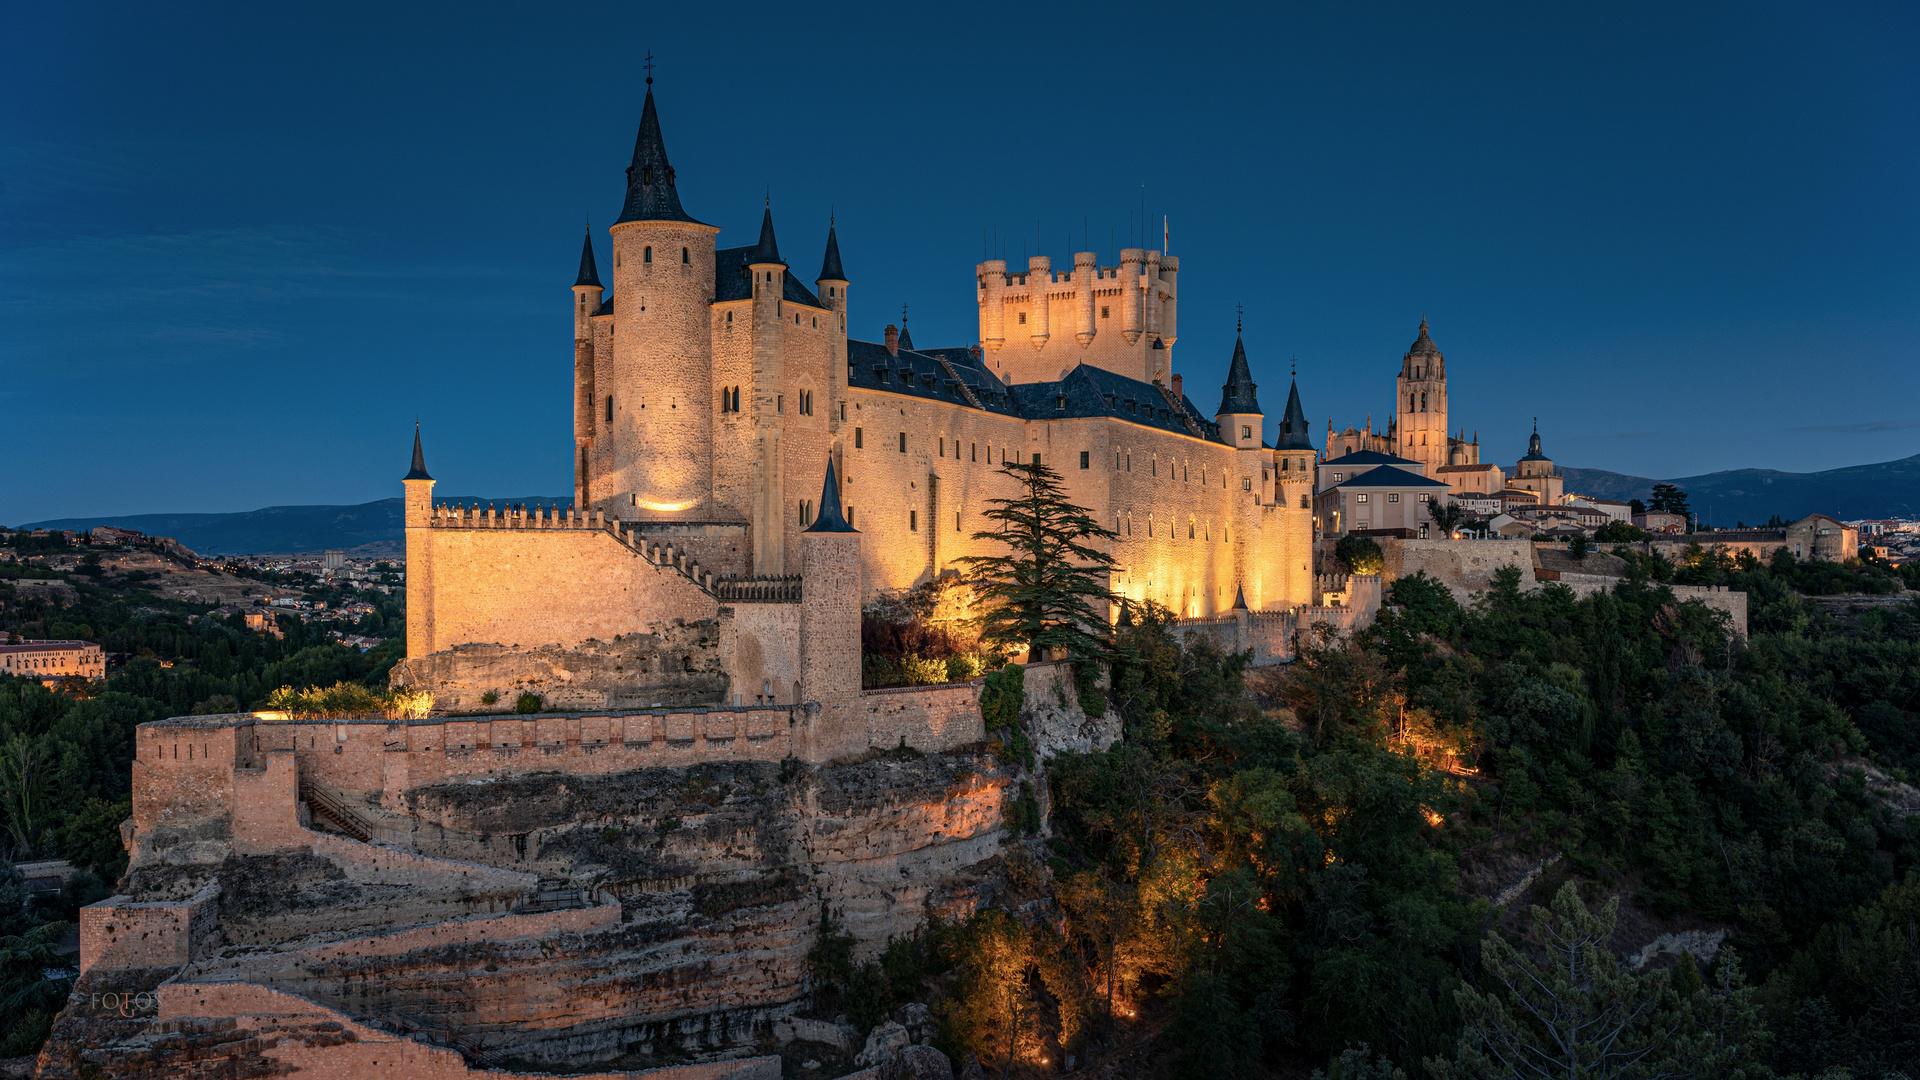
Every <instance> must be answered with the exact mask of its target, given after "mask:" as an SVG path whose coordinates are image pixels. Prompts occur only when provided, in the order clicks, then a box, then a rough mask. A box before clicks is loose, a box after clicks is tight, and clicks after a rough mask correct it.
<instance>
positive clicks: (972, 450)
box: [967, 443, 980, 461]
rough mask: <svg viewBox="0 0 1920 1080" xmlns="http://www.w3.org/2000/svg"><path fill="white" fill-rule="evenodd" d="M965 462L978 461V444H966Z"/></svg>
mask: <svg viewBox="0 0 1920 1080" xmlns="http://www.w3.org/2000/svg"><path fill="white" fill-rule="evenodd" d="M967 460H968V461H979V460H980V444H979V443H968V444H967Z"/></svg>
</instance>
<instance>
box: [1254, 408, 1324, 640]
mask: <svg viewBox="0 0 1920 1080" xmlns="http://www.w3.org/2000/svg"><path fill="white" fill-rule="evenodd" d="M1329 428H1331V425H1329ZM1277 434H1278V438H1276V439H1275V441H1274V447H1273V459H1274V469H1275V472H1276V473H1277V475H1278V482H1277V483H1275V484H1274V486H1273V502H1274V505H1275V506H1276V507H1278V510H1277V513H1278V515H1279V518H1280V523H1279V525H1280V540H1279V543H1278V544H1277V545H1275V555H1274V558H1275V559H1276V560H1277V561H1278V563H1279V566H1278V569H1279V574H1278V578H1279V580H1278V581H1277V582H1276V584H1277V586H1278V588H1279V595H1274V594H1272V593H1269V594H1267V595H1266V596H1265V597H1263V599H1264V600H1265V601H1267V602H1268V603H1276V602H1277V603H1278V604H1279V605H1282V606H1286V607H1296V606H1298V605H1301V604H1306V603H1311V602H1312V599H1313V484H1314V462H1315V459H1316V457H1317V456H1318V455H1317V452H1316V451H1315V449H1314V445H1313V432H1312V430H1311V429H1310V428H1309V426H1308V424H1307V411H1306V410H1305V409H1304V408H1302V407H1301V406H1300V381H1299V380H1298V379H1294V380H1293V381H1292V384H1291V385H1289V386H1288V387H1287V411H1286V413H1285V414H1283V415H1282V416H1281V418H1280V428H1279V431H1278V433H1277ZM1328 434H1329V435H1331V434H1332V432H1331V430H1329V432H1328Z"/></svg>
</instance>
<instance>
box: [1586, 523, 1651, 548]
mask: <svg viewBox="0 0 1920 1080" xmlns="http://www.w3.org/2000/svg"><path fill="white" fill-rule="evenodd" d="M1593 538H1594V539H1595V540H1597V541H1599V542H1600V543H1602V544H1633V543H1638V542H1639V541H1641V540H1645V539H1646V538H1647V530H1645V529H1643V528H1641V527H1640V526H1638V525H1635V524H1633V523H1631V522H1627V521H1609V522H1607V523H1606V524H1605V525H1602V526H1600V528H1599V529H1597V530H1596V531H1595V532H1594V534H1593Z"/></svg>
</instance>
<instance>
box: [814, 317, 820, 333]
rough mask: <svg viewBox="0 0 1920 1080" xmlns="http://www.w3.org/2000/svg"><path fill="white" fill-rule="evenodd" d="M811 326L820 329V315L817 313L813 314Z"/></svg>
mask: <svg viewBox="0 0 1920 1080" xmlns="http://www.w3.org/2000/svg"><path fill="white" fill-rule="evenodd" d="M813 328H814V329H815V330H818V329H820V316H818V315H815V316H814V317H813Z"/></svg>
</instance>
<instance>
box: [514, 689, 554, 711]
mask: <svg viewBox="0 0 1920 1080" xmlns="http://www.w3.org/2000/svg"><path fill="white" fill-rule="evenodd" d="M545 707H546V702H544V701H542V700H540V695H539V694H536V693H534V692H533V691H531V690H523V691H521V693H520V696H519V697H517V698H514V699H513V711H514V712H517V713H522V714H532V713H537V712H539V711H540V710H541V709H543V708H545Z"/></svg>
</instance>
